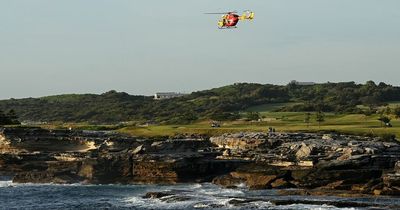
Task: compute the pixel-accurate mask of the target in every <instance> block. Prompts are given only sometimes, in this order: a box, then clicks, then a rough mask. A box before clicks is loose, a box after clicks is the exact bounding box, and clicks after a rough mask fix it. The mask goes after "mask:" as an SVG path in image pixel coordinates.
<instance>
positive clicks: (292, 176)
mask: <svg viewBox="0 0 400 210" xmlns="http://www.w3.org/2000/svg"><path fill="white" fill-rule="evenodd" d="M1 175H4V176H5V175H7V176H12V177H13V182H16V183H28V182H31V183H61V184H65V183H93V184H108V183H121V184H133V183H155V184H159V183H168V184H173V183H182V182H213V183H214V184H217V185H220V186H224V187H227V188H236V187H238V186H243V185H244V186H246V187H248V188H249V189H281V191H280V193H282V194H286V195H288V194H291V195H339V196H354V195H391V196H399V195H400V144H399V143H398V142H396V141H390V142H388V141H382V140H381V139H379V138H372V137H359V136H349V135H338V134H308V133H235V134H224V135H221V136H217V137H211V138H200V137H196V136H189V137H183V136H181V137H177V138H173V139H164V140H154V139H141V138H135V137H131V136H126V135H121V134H117V133H113V132H100V131H96V132H94V131H69V130H45V129H41V128H23V127H21V128H0V176H1ZM288 188H290V189H294V190H290V191H288V190H284V189H288Z"/></svg>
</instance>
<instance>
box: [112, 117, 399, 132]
mask: <svg viewBox="0 0 400 210" xmlns="http://www.w3.org/2000/svg"><path fill="white" fill-rule="evenodd" d="M304 115H305V113H295V112H269V113H267V112H266V113H263V116H264V118H263V121H260V122H248V121H240V120H239V121H232V122H223V123H222V125H221V127H220V128H211V127H210V124H209V122H198V123H194V124H189V125H160V126H149V127H136V126H128V127H124V128H122V129H119V130H118V131H120V132H122V133H127V134H130V135H135V136H173V135H176V134H179V133H186V134H206V135H219V134H222V133H232V132H240V131H267V130H268V127H274V128H275V129H276V130H277V131H287V132H295V131H302V132H320V131H336V132H340V133H347V134H356V135H374V136H379V135H385V134H394V135H396V136H397V137H400V120H398V119H394V118H393V117H392V121H391V123H392V125H393V127H391V128H385V127H380V122H379V121H378V120H377V119H378V118H379V115H371V116H364V115H361V114H350V115H343V114H340V115H335V114H332V113H325V122H323V123H321V125H320V126H319V125H318V123H316V122H315V116H314V113H312V115H311V123H310V124H309V125H307V124H306V123H304Z"/></svg>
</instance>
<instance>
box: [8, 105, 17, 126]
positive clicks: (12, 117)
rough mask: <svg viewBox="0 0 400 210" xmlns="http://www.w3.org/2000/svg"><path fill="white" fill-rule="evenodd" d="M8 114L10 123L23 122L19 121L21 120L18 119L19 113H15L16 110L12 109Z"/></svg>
mask: <svg viewBox="0 0 400 210" xmlns="http://www.w3.org/2000/svg"><path fill="white" fill-rule="evenodd" d="M6 116H7V118H8V121H9V124H11V125H19V124H21V123H20V122H19V120H18V116H17V114H16V113H15V111H14V110H13V109H11V110H10V111H9V112H8V113H7V115H6Z"/></svg>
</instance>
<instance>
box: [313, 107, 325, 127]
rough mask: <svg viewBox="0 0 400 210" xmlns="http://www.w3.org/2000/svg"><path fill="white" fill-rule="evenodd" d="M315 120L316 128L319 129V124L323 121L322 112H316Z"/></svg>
mask: <svg viewBox="0 0 400 210" xmlns="http://www.w3.org/2000/svg"><path fill="white" fill-rule="evenodd" d="M315 120H316V121H317V122H318V128H320V127H321V123H322V122H324V121H325V115H324V113H323V112H322V111H318V112H317V114H316V116H315Z"/></svg>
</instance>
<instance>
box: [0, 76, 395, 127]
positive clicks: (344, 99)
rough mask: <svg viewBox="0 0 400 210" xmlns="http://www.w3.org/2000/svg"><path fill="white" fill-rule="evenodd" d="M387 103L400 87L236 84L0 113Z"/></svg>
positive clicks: (128, 115)
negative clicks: (179, 94)
mask: <svg viewBox="0 0 400 210" xmlns="http://www.w3.org/2000/svg"><path fill="white" fill-rule="evenodd" d="M387 101H400V88H399V87H394V86H391V85H387V84H385V83H379V84H378V85H376V84H375V83H374V82H372V81H369V82H367V83H366V84H356V83H354V82H344V83H324V84H316V85H307V86H302V85H296V84H293V83H291V84H288V85H269V84H266V85H262V84H252V83H237V84H234V85H228V86H224V87H220V88H214V89H210V90H205V91H198V92H193V93H191V94H189V95H186V96H183V97H179V98H173V99H167V100H153V99H152V97H147V96H132V95H129V94H127V93H123V92H122V93H121V92H116V91H109V92H107V93H103V94H100V95H96V94H80V95H78V94H70V95H58V96H49V97H43V98H26V99H10V100H2V101H0V109H2V110H11V109H14V110H15V112H16V113H17V114H18V115H19V119H21V120H32V121H64V122H83V121H86V122H92V123H99V122H124V121H156V122H164V123H189V122H193V121H195V120H198V119H214V120H234V119H237V118H239V117H240V115H239V114H238V112H240V111H243V110H246V109H247V108H249V107H252V106H256V105H262V104H269V103H285V102H299V103H296V104H295V105H293V106H287V107H283V108H282V109H281V111H307V112H311V111H323V112H338V113H362V112H363V110H360V109H358V108H357V105H365V106H367V107H371V110H373V109H374V107H376V106H378V105H382V104H384V103H385V102H387Z"/></svg>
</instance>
